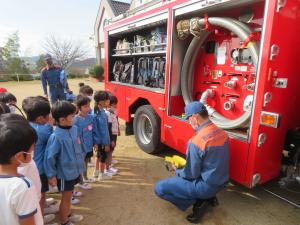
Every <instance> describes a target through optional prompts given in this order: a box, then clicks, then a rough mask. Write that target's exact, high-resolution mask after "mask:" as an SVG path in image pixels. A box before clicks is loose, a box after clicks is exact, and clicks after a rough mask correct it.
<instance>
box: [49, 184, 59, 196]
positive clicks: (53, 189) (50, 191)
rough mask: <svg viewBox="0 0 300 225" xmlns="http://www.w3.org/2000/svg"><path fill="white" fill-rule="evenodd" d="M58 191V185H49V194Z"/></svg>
mask: <svg viewBox="0 0 300 225" xmlns="http://www.w3.org/2000/svg"><path fill="white" fill-rule="evenodd" d="M58 192H59V191H58V187H57V186H51V185H49V191H48V193H49V194H53V193H58Z"/></svg>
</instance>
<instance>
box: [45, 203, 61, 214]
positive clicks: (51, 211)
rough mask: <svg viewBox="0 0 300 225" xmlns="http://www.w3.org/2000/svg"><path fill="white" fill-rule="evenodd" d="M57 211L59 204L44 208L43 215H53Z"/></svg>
mask: <svg viewBox="0 0 300 225" xmlns="http://www.w3.org/2000/svg"><path fill="white" fill-rule="evenodd" d="M58 211H59V204H55V205H50V206H48V207H45V208H44V214H55V213H58Z"/></svg>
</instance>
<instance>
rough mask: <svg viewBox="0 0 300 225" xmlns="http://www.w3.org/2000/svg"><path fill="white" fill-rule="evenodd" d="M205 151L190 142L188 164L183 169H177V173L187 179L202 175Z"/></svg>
mask: <svg viewBox="0 0 300 225" xmlns="http://www.w3.org/2000/svg"><path fill="white" fill-rule="evenodd" d="M204 154H205V151H202V150H200V149H199V148H198V147H197V146H196V145H194V144H193V143H191V142H189V145H188V151H187V156H186V165H185V167H184V168H183V169H177V170H176V175H177V176H179V177H182V178H185V179H197V178H199V177H200V175H201V166H202V160H203V157H204Z"/></svg>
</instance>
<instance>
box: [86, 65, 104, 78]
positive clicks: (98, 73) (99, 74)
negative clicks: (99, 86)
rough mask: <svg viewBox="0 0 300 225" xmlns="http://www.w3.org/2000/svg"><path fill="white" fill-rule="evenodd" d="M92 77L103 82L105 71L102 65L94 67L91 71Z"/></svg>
mask: <svg viewBox="0 0 300 225" xmlns="http://www.w3.org/2000/svg"><path fill="white" fill-rule="evenodd" d="M89 72H90V74H91V75H92V77H94V78H97V79H98V80H100V81H102V80H103V74H104V69H103V66H101V65H94V66H92V67H91V68H90V70H89Z"/></svg>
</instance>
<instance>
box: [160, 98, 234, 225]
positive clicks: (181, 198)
mask: <svg viewBox="0 0 300 225" xmlns="http://www.w3.org/2000/svg"><path fill="white" fill-rule="evenodd" d="M185 115H186V119H187V120H188V121H189V123H190V125H191V126H192V127H193V129H194V130H195V131H196V133H195V135H194V136H193V137H192V138H191V139H190V140H189V142H188V147H187V153H186V160H187V163H186V166H185V167H184V168H183V169H177V170H176V176H175V177H171V178H168V179H164V180H161V181H159V182H157V184H156V186H155V193H156V195H157V196H159V197H160V198H162V199H165V200H167V201H169V202H171V203H173V204H174V205H175V206H177V207H178V208H179V209H180V210H182V211H185V210H186V209H188V208H189V207H190V206H192V205H193V213H192V214H191V215H189V216H187V220H188V221H189V222H192V223H196V222H198V221H199V220H200V219H201V217H202V216H203V214H204V212H205V210H206V209H207V208H208V207H209V206H214V205H215V204H217V199H216V197H215V196H216V194H217V193H218V192H219V191H220V190H222V188H223V187H224V186H225V184H226V183H227V182H228V179H229V165H228V164H229V143H228V136H227V134H226V132H225V131H223V130H222V129H220V128H218V127H217V126H216V125H214V124H213V123H212V122H211V121H210V120H209V118H208V113H207V110H206V108H205V106H204V105H203V104H202V103H200V102H191V103H189V104H188V105H187V106H186V107H185Z"/></svg>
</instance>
